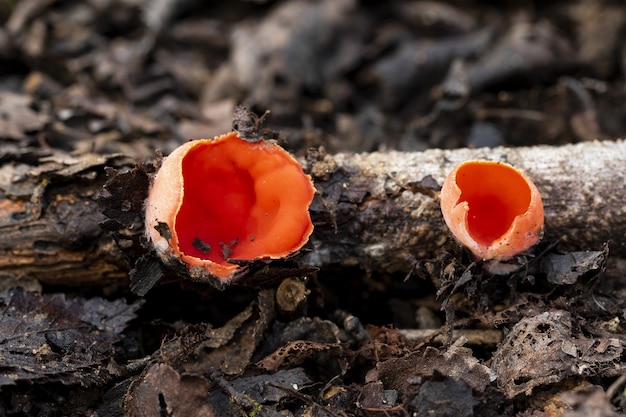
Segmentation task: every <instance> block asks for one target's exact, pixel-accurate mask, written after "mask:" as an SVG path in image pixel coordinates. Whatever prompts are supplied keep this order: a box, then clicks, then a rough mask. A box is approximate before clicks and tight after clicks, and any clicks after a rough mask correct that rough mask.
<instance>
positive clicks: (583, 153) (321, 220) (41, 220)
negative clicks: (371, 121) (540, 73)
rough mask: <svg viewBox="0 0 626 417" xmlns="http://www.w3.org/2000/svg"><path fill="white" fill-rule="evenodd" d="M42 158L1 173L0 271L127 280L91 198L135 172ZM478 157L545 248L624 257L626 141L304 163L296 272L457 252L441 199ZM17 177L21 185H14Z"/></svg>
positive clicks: (384, 267)
mask: <svg viewBox="0 0 626 417" xmlns="http://www.w3.org/2000/svg"><path fill="white" fill-rule="evenodd" d="M20 152H21V151H20ZM16 158H17V157H16ZM45 158H47V159H45ZM45 158H44V157H37V158H34V157H32V156H31V157H29V158H26V157H24V153H23V152H22V153H21V154H20V155H19V159H20V160H21V161H25V160H28V161H32V160H36V162H29V163H30V164H32V165H31V166H30V168H28V166H26V167H25V165H27V163H26V162H19V163H18V162H16V161H15V160H13V161H9V162H5V163H4V165H2V166H1V167H0V172H1V173H2V174H3V175H1V176H0V188H1V189H2V190H3V191H4V199H0V273H2V274H6V275H7V276H9V277H13V278H24V277H31V278H35V279H38V280H40V281H42V282H44V283H48V284H55V285H57V284H58V285H72V284H76V285H84V284H86V283H87V284H96V285H102V284H105V283H111V282H116V281H119V280H123V279H125V278H126V276H127V273H128V269H129V268H130V266H129V265H128V263H127V258H126V255H129V253H128V251H127V250H122V249H119V248H118V247H117V246H116V245H115V242H114V241H113V238H112V237H111V235H110V234H109V233H107V232H105V231H103V230H101V229H100V224H101V223H102V222H103V221H105V220H106V219H105V217H104V216H103V215H102V213H101V208H100V207H98V205H97V197H98V196H99V195H100V194H101V193H102V186H103V184H104V182H105V180H106V178H105V175H104V166H105V165H113V166H116V167H117V168H120V169H121V168H124V167H129V166H130V165H131V163H129V161H128V160H123V159H121V158H120V157H119V156H118V157H103V156H95V155H87V156H83V157H80V158H75V157H69V156H68V157H67V158H61V157H59V156H58V155H57V156H56V157H55V158H53V159H52V160H50V157H49V156H47V157H45ZM477 158H481V159H489V160H498V161H506V162H508V163H510V164H512V165H514V166H516V167H517V168H519V169H521V170H522V171H524V172H525V173H527V175H528V176H530V177H531V178H532V179H533V180H534V181H535V183H536V185H537V187H538V188H539V190H540V192H541V194H542V198H543V202H544V206H545V212H546V229H545V237H544V242H559V247H560V248H562V249H563V250H587V249H589V250H598V249H601V248H602V245H603V243H605V242H609V247H610V249H611V253H612V254H619V255H624V254H626V239H625V236H626V203H624V202H625V201H626V196H625V195H624V194H625V192H626V186H625V185H626V142H624V141H616V142H585V143H580V144H576V145H566V146H561V147H548V146H538V147H529V148H495V149H476V150H472V149H458V150H429V151H425V152H419V153H400V152H389V153H369V154H359V155H350V154H339V155H334V156H330V155H324V154H322V153H319V152H317V153H311V154H310V155H309V157H308V158H307V161H306V162H305V169H306V170H308V171H310V172H311V175H312V176H313V177H314V180H315V185H316V188H317V190H318V192H319V195H318V196H316V199H315V201H314V203H313V205H312V206H311V215H312V218H313V221H314V224H315V231H314V233H313V235H312V237H311V239H310V242H309V244H308V245H307V246H306V247H305V251H304V253H303V257H302V262H303V263H304V264H306V265H310V266H316V267H320V268H326V267H331V266H332V267H345V266H359V267H363V268H369V269H371V270H375V271H384V272H396V271H405V272H406V271H408V270H409V269H410V268H411V266H412V265H413V263H414V262H415V260H417V259H421V258H424V257H430V256H432V255H433V254H435V253H436V251H437V250H438V249H439V248H442V247H444V246H446V245H456V243H454V242H452V239H451V237H450V235H449V233H448V230H447V228H446V226H445V224H444V222H443V220H442V217H441V213H440V211H439V203H438V191H437V190H438V188H439V185H440V184H441V183H442V181H443V179H444V178H445V176H446V174H447V173H448V172H449V171H450V170H451V169H452V168H453V167H454V166H455V165H457V164H458V163H460V162H461V161H464V160H467V159H477ZM44 159H45V160H46V161H47V162H46V164H47V165H46V167H47V168H46V169H42V166H43V165H42V164H43V162H42V160H44ZM5 160H7V158H5ZM44 165H45V164H44ZM29 169H30V171H29ZM34 170H36V171H34ZM18 171H19V172H22V173H24V172H27V173H28V175H22V177H19V176H17V177H16V172H18ZM16 178H17V179H16ZM142 184H143V185H142V187H143V189H142V190H139V191H137V190H134V191H133V190H129V199H128V201H126V202H124V204H125V207H120V210H121V211H124V210H125V211H126V212H128V216H129V218H130V219H132V221H131V223H134V226H133V227H132V229H133V230H132V233H135V234H136V235H137V236H138V235H141V233H142V231H141V230H140V228H141V224H142V223H141V216H142V213H141V210H142V201H139V200H138V197H137V196H138V195H139V196H140V195H142V193H145V192H146V190H147V184H146V183H142ZM285 192H289V191H288V190H285ZM122 243H123V242H122Z"/></svg>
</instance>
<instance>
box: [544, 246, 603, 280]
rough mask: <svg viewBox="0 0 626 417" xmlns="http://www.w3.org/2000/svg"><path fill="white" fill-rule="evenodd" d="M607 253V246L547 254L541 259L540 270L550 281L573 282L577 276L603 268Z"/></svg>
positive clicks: (596, 271)
mask: <svg viewBox="0 0 626 417" xmlns="http://www.w3.org/2000/svg"><path fill="white" fill-rule="evenodd" d="M608 255H609V250H608V246H607V247H605V249H604V250H602V251H586V252H571V253H566V254H564V255H559V254H555V253H551V254H548V255H547V256H546V257H545V258H543V259H542V260H541V265H540V268H541V271H542V272H544V273H545V274H546V276H547V279H548V281H549V282H550V283H552V284H556V285H563V284H575V283H576V281H577V280H578V278H580V277H581V276H583V275H585V274H587V273H590V272H595V273H598V272H601V271H603V270H604V268H605V265H606V260H607V257H608Z"/></svg>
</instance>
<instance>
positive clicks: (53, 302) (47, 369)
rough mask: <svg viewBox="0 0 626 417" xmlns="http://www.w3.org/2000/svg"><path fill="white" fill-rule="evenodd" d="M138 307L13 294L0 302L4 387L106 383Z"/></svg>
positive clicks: (0, 374)
mask: <svg viewBox="0 0 626 417" xmlns="http://www.w3.org/2000/svg"><path fill="white" fill-rule="evenodd" d="M140 304H141V303H134V304H127V303H126V302H125V301H124V300H121V299H120V300H116V301H107V300H104V299H102V298H92V299H89V300H86V299H84V298H72V299H67V298H66V297H65V295H63V294H46V295H41V294H38V293H33V292H26V291H25V290H22V289H21V288H14V289H12V290H9V291H8V292H7V293H6V295H5V296H3V297H2V298H0V311H2V314H1V315H0V357H2V370H1V371H0V386H2V385H7V384H12V383H16V382H18V381H37V382H39V383H41V382H53V381H61V382H63V383H65V384H76V383H80V384H83V385H87V384H89V383H90V382H92V381H96V380H100V379H103V378H105V379H106V377H107V375H108V372H107V370H106V368H107V366H108V365H109V362H108V359H109V358H110V357H111V356H112V355H113V353H114V351H113V344H114V343H115V342H118V341H119V340H121V339H122V334H121V332H122V331H123V330H124V328H125V327H126V325H127V324H128V322H129V321H130V320H132V319H133V318H135V312H136V311H137V309H138V308H139V306H140Z"/></svg>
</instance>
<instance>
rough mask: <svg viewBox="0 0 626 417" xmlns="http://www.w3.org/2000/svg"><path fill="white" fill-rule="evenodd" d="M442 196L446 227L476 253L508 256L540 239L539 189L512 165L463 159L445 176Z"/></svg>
mask: <svg viewBox="0 0 626 417" xmlns="http://www.w3.org/2000/svg"><path fill="white" fill-rule="evenodd" d="M440 200H441V212H442V213H443V218H444V220H445V222H446V224H447V225H448V228H450V231H451V232H452V234H453V235H454V236H455V237H456V239H457V240H458V241H459V242H461V243H462V244H463V245H465V246H467V247H468V248H469V249H470V250H471V251H472V253H473V254H474V255H475V256H476V258H477V259H482V260H490V259H495V260H505V259H509V258H511V257H513V256H515V255H517V254H519V253H520V252H522V251H525V250H526V249H528V248H530V247H531V246H533V245H534V244H535V243H537V242H538V241H539V239H541V236H542V230H543V218H544V214H543V205H542V203H541V195H540V194H539V190H537V187H536V186H535V184H533V182H532V181H531V180H530V179H528V178H527V177H526V176H525V175H524V174H522V173H521V172H520V171H519V170H517V169H515V168H514V167H512V166H511V165H508V164H505V163H501V162H492V161H466V162H463V163H462V164H460V165H459V166H457V167H456V168H455V169H454V170H453V171H452V172H451V173H450V174H449V175H448V177H447V178H446V180H445V182H444V183H443V187H442V189H441V195H440Z"/></svg>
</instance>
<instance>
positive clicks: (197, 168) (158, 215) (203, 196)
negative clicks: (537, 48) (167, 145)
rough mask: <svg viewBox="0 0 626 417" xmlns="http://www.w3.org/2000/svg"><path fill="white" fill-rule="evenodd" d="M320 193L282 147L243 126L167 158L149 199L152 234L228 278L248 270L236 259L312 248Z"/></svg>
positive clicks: (172, 251) (163, 250)
mask: <svg viewBox="0 0 626 417" xmlns="http://www.w3.org/2000/svg"><path fill="white" fill-rule="evenodd" d="M314 193H315V189H314V187H313V183H312V181H311V178H310V177H309V176H308V175H306V174H304V172H303V171H302V167H301V166H300V164H299V163H298V162H297V161H296V160H295V159H294V158H293V157H292V156H291V155H289V153H288V152H287V151H285V150H284V149H283V148H281V147H280V146H278V145H275V144H272V143H269V142H266V141H264V140H261V141H259V142H255V143H250V142H246V141H244V140H241V139H240V138H239V137H238V136H237V133H235V132H231V133H228V134H226V135H223V136H220V137H217V138H215V139H214V140H211V139H201V140H195V141H191V142H187V143H185V144H184V145H182V146H180V147H179V148H177V149H176V150H174V151H173V152H172V153H171V154H170V155H169V156H168V157H167V158H166V159H165V160H164V161H163V164H162V166H161V168H160V169H159V172H158V173H157V175H156V177H155V179H154V183H153V184H152V188H151V189H150V193H149V196H148V199H147V201H146V233H147V236H148V239H149V240H150V241H151V242H152V244H153V246H154V248H155V249H156V251H157V252H158V253H159V255H160V256H162V257H164V258H169V257H172V256H174V257H176V258H178V259H180V260H181V261H182V262H184V263H185V264H186V265H187V267H188V268H189V269H191V268H193V267H202V268H204V270H206V271H207V272H208V273H209V274H210V275H212V276H214V277H216V278H218V279H220V280H222V282H228V281H229V280H231V279H232V278H233V277H234V276H235V274H236V273H237V272H238V271H239V270H240V269H241V268H242V267H241V266H240V264H241V262H240V263H239V264H237V263H236V261H248V260H255V259H278V258H283V257H285V256H287V255H289V254H291V253H293V252H295V251H297V250H299V249H300V248H301V247H302V246H304V244H305V243H306V242H307V241H308V239H309V236H310V235H311V233H312V231H313V224H312V223H311V218H310V216H309V211H308V209H309V205H310V204H311V201H312V200H313V195H314ZM165 225H167V228H165V227H164V226H165Z"/></svg>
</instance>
